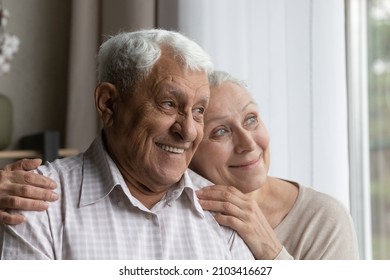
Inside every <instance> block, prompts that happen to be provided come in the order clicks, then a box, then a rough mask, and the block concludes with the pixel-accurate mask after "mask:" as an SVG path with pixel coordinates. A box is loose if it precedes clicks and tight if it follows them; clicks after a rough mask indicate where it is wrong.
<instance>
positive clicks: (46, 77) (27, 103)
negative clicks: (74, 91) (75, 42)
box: [0, 0, 70, 165]
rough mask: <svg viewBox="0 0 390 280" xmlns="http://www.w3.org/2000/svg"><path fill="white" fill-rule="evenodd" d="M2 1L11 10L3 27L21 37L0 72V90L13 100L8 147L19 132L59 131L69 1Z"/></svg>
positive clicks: (61, 127) (63, 105)
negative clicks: (8, 63) (8, 69)
mask: <svg viewBox="0 0 390 280" xmlns="http://www.w3.org/2000/svg"><path fill="white" fill-rule="evenodd" d="M3 5H4V7H5V8H6V9H8V11H9V12H10V19H9V21H8V25H7V27H6V32H8V33H11V34H14V35H16V36H18V37H19V39H20V41H21V43H20V47H19V51H18V53H17V54H16V56H15V58H14V60H13V62H12V65H11V72H10V73H8V74H6V75H3V76H0V91H1V92H2V93H3V94H5V95H7V96H9V97H10V98H11V100H12V102H13V105H14V120H13V126H14V131H13V139H12V144H11V145H10V147H8V149H11V148H15V147H17V145H18V141H19V139H20V138H21V137H22V136H23V135H29V134H34V133H36V132H39V131H42V130H59V131H60V133H61V135H62V136H63V134H64V128H65V111H66V92H67V75H68V74H67V71H68V48H69V47H68V46H69V17H70V1H51V0H17V1H15V0H3ZM1 164H2V162H0V165H1Z"/></svg>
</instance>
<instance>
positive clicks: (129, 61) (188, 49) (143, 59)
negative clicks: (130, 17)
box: [98, 29, 213, 93]
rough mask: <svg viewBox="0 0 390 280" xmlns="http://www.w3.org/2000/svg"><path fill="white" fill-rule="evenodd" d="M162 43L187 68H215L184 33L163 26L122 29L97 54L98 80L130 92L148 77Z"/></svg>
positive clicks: (203, 70) (200, 49)
mask: <svg viewBox="0 0 390 280" xmlns="http://www.w3.org/2000/svg"><path fill="white" fill-rule="evenodd" d="M162 47H168V48H169V49H170V50H171V51H173V54H174V56H175V59H177V61H179V62H180V63H183V66H184V67H185V68H186V69H187V70H191V71H200V72H205V74H206V75H208V74H209V73H211V72H212V70H213V63H212V62H211V60H210V58H209V56H208V55H207V54H206V53H205V52H204V50H203V49H202V48H201V47H200V46H199V45H198V44H197V43H195V42H194V41H192V40H190V39H189V38H187V37H185V36H184V35H182V34H180V33H178V32H175V31H168V30H162V29H150V30H141V31H136V32H123V33H119V34H117V35H115V36H112V37H110V38H109V39H108V40H107V41H105V42H104V43H103V44H102V45H101V46H100V50H99V54H98V79H99V83H101V82H109V83H112V84H114V85H115V86H116V87H117V88H118V89H119V91H120V92H123V93H127V92H129V91H131V90H133V89H135V86H136V85H137V84H138V83H139V82H140V81H142V80H144V79H146V78H147V76H148V75H149V74H150V72H151V71H152V68H153V66H154V65H155V63H156V62H157V60H158V59H159V58H160V56H161V49H162Z"/></svg>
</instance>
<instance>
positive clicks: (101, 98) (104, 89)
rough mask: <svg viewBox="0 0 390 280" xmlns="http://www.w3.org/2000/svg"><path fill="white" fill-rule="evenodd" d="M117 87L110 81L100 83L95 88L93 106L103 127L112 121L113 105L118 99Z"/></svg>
mask: <svg viewBox="0 0 390 280" xmlns="http://www.w3.org/2000/svg"><path fill="white" fill-rule="evenodd" d="M118 94H119V93H118V90H117V88H116V87H115V86H114V85H113V84H110V83H101V84H99V85H98V86H97V87H96V89H95V106H96V109H97V112H98V114H99V116H100V118H101V120H102V122H103V126H104V127H109V126H112V124H113V122H114V107H115V103H116V102H117V99H118Z"/></svg>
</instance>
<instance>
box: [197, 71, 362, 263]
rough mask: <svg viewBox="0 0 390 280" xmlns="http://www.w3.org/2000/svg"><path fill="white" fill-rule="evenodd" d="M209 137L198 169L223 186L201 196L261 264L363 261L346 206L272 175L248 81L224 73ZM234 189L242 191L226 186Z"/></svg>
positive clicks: (217, 82)
mask: <svg viewBox="0 0 390 280" xmlns="http://www.w3.org/2000/svg"><path fill="white" fill-rule="evenodd" d="M209 83H210V89H211V99H210V103H209V107H208V109H207V112H206V114H205V119H204V123H205V127H204V138H203V140H202V142H201V144H200V146H199V147H198V150H197V152H196V153H195V156H194V157H193V159H192V161H191V164H190V168H191V169H193V170H194V171H195V172H197V173H198V174H200V175H202V176H203V177H205V178H207V179H209V180H210V181H211V182H213V183H214V184H216V186H212V187H209V188H204V189H202V190H201V191H199V192H198V193H197V195H198V198H199V199H200V202H201V205H202V207H203V208H204V209H205V210H210V211H215V212H217V213H218V214H216V215H215V218H216V220H217V221H218V222H219V223H220V224H221V225H225V226H229V227H231V228H233V229H234V230H236V231H237V232H238V233H239V234H240V236H241V237H242V238H243V239H244V240H245V242H246V243H247V245H248V246H249V247H250V249H251V250H252V253H253V254H254V256H255V258H257V259H275V258H276V259H292V258H294V259H317V260H318V259H358V258H359V254H358V246H357V238H356V234H355V231H354V227H353V223H352V219H351V217H350V215H349V214H348V212H347V211H346V209H345V208H344V207H343V205H342V204H340V203H339V202H338V201H336V200H335V199H333V198H332V197H330V196H328V195H326V194H323V193H320V192H317V191H315V190H313V189H312V188H309V187H305V186H302V185H300V184H299V183H296V182H291V181H287V180H283V179H279V178H274V177H270V176H268V169H269V165H270V152H269V135H268V132H267V129H266V127H265V126H264V123H263V122H262V120H261V117H260V114H259V109H258V107H257V104H256V103H255V102H254V100H253V99H252V97H251V95H250V93H249V92H248V91H247V89H246V86H245V84H244V83H243V82H242V81H239V80H237V79H235V78H234V77H232V76H231V75H229V74H228V73H225V72H221V71H219V72H218V71H217V72H214V73H212V74H211V75H210V76H209ZM226 186H234V187H226Z"/></svg>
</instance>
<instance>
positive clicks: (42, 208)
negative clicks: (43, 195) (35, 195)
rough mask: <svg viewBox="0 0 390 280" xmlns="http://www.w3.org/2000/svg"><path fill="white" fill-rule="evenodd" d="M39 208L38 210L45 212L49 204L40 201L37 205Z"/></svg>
mask: <svg viewBox="0 0 390 280" xmlns="http://www.w3.org/2000/svg"><path fill="white" fill-rule="evenodd" d="M39 207H40V209H41V210H42V211H43V210H47V208H49V203H48V202H46V201H42V202H41V203H40V204H39Z"/></svg>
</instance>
